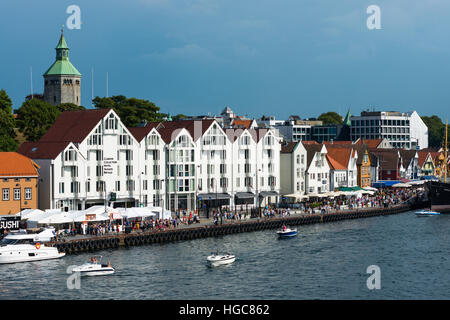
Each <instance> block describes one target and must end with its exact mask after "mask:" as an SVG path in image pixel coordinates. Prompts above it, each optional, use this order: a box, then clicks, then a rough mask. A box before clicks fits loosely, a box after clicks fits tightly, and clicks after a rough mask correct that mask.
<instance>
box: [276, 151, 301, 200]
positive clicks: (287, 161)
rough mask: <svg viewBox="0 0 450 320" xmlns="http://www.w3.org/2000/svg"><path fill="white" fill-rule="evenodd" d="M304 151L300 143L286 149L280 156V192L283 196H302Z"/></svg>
mask: <svg viewBox="0 0 450 320" xmlns="http://www.w3.org/2000/svg"><path fill="white" fill-rule="evenodd" d="M306 156H307V155H306V149H305V147H304V146H303V144H302V143H299V142H297V143H295V147H293V148H292V150H291V149H290V148H286V151H283V149H282V152H281V155H280V164H281V165H280V179H281V188H280V192H281V194H283V195H288V194H296V195H300V196H301V195H304V194H305V191H306V181H305V179H306V169H307V163H306Z"/></svg>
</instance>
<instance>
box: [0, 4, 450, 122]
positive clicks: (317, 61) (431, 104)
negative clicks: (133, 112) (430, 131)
mask: <svg viewBox="0 0 450 320" xmlns="http://www.w3.org/2000/svg"><path fill="white" fill-rule="evenodd" d="M70 5H77V6H78V7H79V8H80V13H81V15H80V18H81V19H80V20H81V28H80V29H70V28H69V24H68V23H67V20H68V18H69V17H70V16H71V13H72V12H70V13H67V12H66V11H67V8H68V7H69V6H70ZM370 5H377V6H378V7H379V8H380V22H381V29H369V28H368V26H367V20H368V19H370V17H371V16H372V14H371V13H367V8H368V7H369V6H370ZM449 12H450V1H448V0H421V1H410V0H370V1H366V0H339V1H336V0H126V1H124V0H108V1H103V0H96V1H89V0H71V1H66V0H41V1H33V0H26V1H25V0H14V1H1V2H0V89H2V88H3V89H5V90H6V92H7V93H8V95H9V96H10V97H11V99H12V100H13V105H14V106H13V108H18V107H20V105H21V104H22V103H23V101H24V100H25V96H27V95H28V94H30V93H31V83H32V86H33V91H34V93H43V77H42V74H43V73H44V72H45V71H46V70H47V69H48V68H49V67H50V65H51V64H52V63H53V62H54V59H55V50H54V48H55V47H56V45H57V42H58V40H59V36H60V32H61V31H60V30H61V27H62V25H64V35H65V38H66V41H67V44H68V46H69V48H70V61H71V62H72V63H73V64H74V66H75V67H76V68H77V69H78V70H79V71H80V72H81V73H82V75H83V77H82V93H81V101H82V105H84V106H85V107H87V108H90V107H92V102H91V100H92V80H94V97H95V96H100V97H104V96H106V75H107V74H108V93H109V96H112V95H119V94H122V95H125V96H127V97H136V98H140V99H147V100H150V101H152V102H154V103H155V104H156V105H157V106H159V107H160V108H161V112H164V113H167V112H169V113H170V114H179V113H182V114H187V115H206V114H210V115H218V114H220V112H221V111H222V110H223V109H224V108H225V107H226V106H230V107H231V109H233V111H235V112H236V113H237V114H239V115H247V116H249V117H252V118H259V117H261V116H262V115H266V116H270V115H273V116H275V117H276V118H277V119H286V118H287V117H289V115H292V114H295V115H299V116H300V117H301V118H310V117H317V116H319V115H320V114H321V113H323V112H328V111H335V112H337V113H339V114H341V115H342V116H345V113H346V112H347V110H349V109H350V111H351V113H352V114H354V115H355V114H359V113H360V112H361V111H363V110H367V109H370V110H380V111H381V110H384V111H392V110H395V111H403V112H407V111H412V110H416V111H417V112H418V113H419V115H429V116H431V115H433V114H436V115H438V116H439V117H441V118H442V119H445V118H446V117H448V113H449V112H448V111H449V110H450V108H449V106H450V90H449V87H450V84H449V82H450V81H449V79H450V64H449V58H450V41H449V37H448V34H449V30H450V19H448V15H449ZM92 70H93V74H94V77H93V78H92ZM31 71H32V77H31ZM31 80H32V81H31Z"/></svg>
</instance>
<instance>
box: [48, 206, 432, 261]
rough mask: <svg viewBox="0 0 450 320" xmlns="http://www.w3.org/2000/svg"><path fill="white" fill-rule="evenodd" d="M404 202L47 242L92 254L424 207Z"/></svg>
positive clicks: (70, 251)
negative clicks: (104, 250) (120, 248)
mask: <svg viewBox="0 0 450 320" xmlns="http://www.w3.org/2000/svg"><path fill="white" fill-rule="evenodd" d="M410 200H414V201H408V202H405V203H401V204H397V205H390V206H387V207H372V208H356V209H350V210H337V211H330V212H324V213H312V214H311V213H310V214H308V213H292V214H290V215H289V216H282V217H259V218H250V219H244V220H226V221H222V223H220V222H219V223H217V224H214V223H212V220H211V219H208V220H207V221H206V222H201V223H199V224H191V225H182V226H180V227H177V228H172V229H170V228H167V229H166V228H164V229H159V230H151V231H142V230H136V231H132V232H130V233H115V234H114V233H112V234H107V235H102V236H86V235H79V236H75V237H73V238H72V239H70V240H69V239H62V240H59V241H52V242H49V243H47V244H46V245H48V246H53V247H56V248H58V251H60V252H65V253H66V254H76V253H81V252H93V251H97V250H103V249H111V248H119V247H132V246H139V245H150V244H158V243H159V244H164V243H169V242H174V241H183V240H193V239H200V238H207V237H216V236H224V235H229V234H236V233H242V232H252V231H260V230H268V229H278V228H280V227H282V226H283V225H289V226H294V225H307V224H315V223H328V222H335V221H342V220H347V219H358V218H368V217H374V216H382V215H390V214H397V213H402V212H407V211H410V210H413V209H417V208H420V207H424V206H425V202H421V201H415V200H417V199H410Z"/></svg>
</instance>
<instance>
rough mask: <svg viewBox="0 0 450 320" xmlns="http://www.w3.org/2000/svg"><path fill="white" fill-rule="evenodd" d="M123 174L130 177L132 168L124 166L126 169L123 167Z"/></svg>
mask: <svg viewBox="0 0 450 320" xmlns="http://www.w3.org/2000/svg"><path fill="white" fill-rule="evenodd" d="M125 174H126V175H127V176H132V175H133V166H131V165H126V167H125Z"/></svg>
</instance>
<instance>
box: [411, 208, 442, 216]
mask: <svg viewBox="0 0 450 320" xmlns="http://www.w3.org/2000/svg"><path fill="white" fill-rule="evenodd" d="M439 215H440V213H439V212H436V211H431V210H427V209H422V210H419V211H416V216H418V217H428V216H439Z"/></svg>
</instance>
